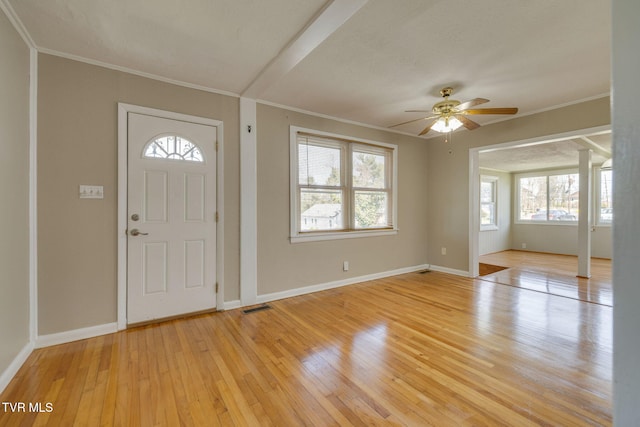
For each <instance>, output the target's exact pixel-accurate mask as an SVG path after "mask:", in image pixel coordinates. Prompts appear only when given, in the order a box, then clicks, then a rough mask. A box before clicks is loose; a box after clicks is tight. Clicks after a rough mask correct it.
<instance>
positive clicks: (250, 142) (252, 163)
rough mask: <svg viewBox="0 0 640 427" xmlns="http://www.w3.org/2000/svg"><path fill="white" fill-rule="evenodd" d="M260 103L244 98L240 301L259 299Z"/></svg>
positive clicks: (241, 145)
mask: <svg viewBox="0 0 640 427" xmlns="http://www.w3.org/2000/svg"><path fill="white" fill-rule="evenodd" d="M256 131H257V129H256V101H255V99H250V98H240V302H241V304H242V305H243V306H247V305H252V304H255V303H256V301H257V298H258V274H257V270H258V210H257V209H258V206H257V205H258V174H257V172H258V171H257V168H258V163H257V158H258V156H257V145H256Z"/></svg>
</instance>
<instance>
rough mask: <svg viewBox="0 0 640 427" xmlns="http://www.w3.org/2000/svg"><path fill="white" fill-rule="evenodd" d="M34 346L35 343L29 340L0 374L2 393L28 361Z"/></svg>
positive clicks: (0, 390) (0, 389) (0, 391)
mask: <svg viewBox="0 0 640 427" xmlns="http://www.w3.org/2000/svg"><path fill="white" fill-rule="evenodd" d="M33 348H34V347H33V343H32V342H28V343H27V345H25V346H24V347H23V348H22V350H20V353H18V355H17V356H16V357H15V358H14V359H13V361H12V362H11V363H10V364H9V366H7V369H5V370H4V372H3V373H2V375H0V393H2V392H3V391H4V389H5V388H7V386H8V385H9V383H10V382H11V380H12V379H13V377H15V376H16V374H17V373H18V370H20V367H21V366H22V365H23V364H24V362H26V361H27V358H28V357H29V355H30V354H31V352H32V351H33Z"/></svg>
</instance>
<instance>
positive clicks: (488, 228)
mask: <svg viewBox="0 0 640 427" xmlns="http://www.w3.org/2000/svg"><path fill="white" fill-rule="evenodd" d="M499 181H500V179H499V178H498V177H497V176H490V175H480V186H482V183H483V182H491V183H493V185H494V187H493V188H494V193H493V209H494V220H495V222H494V223H493V224H482V223H480V231H496V230H498V229H499V228H498V188H499V186H498V184H499ZM480 194H481V196H480V212H482V192H480Z"/></svg>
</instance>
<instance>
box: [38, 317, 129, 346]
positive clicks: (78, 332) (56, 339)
mask: <svg viewBox="0 0 640 427" xmlns="http://www.w3.org/2000/svg"><path fill="white" fill-rule="evenodd" d="M114 332H118V323H117V322H113V323H106V324H104V325H96V326H89V327H88V328H81V329H74V330H71V331H64V332H58V333H56V334H49V335H40V336H38V338H36V343H35V348H42V347H49V346H51V345H58V344H64V343H68V342H72V341H78V340H83V339H86V338H93V337H97V336H100V335H106V334H112V333H114Z"/></svg>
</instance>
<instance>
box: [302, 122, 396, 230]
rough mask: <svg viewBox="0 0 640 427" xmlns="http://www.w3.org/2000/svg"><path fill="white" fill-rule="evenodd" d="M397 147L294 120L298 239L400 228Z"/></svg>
mask: <svg viewBox="0 0 640 427" xmlns="http://www.w3.org/2000/svg"><path fill="white" fill-rule="evenodd" d="M396 151H397V147H396V146H395V145H390V144H385V143H379V142H373V141H366V140H361V139H356V138H350V137H346V136H342V135H334V134H329V133H325V132H319V131H313V130H309V129H303V128H298V127H293V126H292V127H291V209H292V211H291V239H292V241H294V242H295V241H305V240H323V239H336V238H347V237H362V236H369V235H378V234H387V233H393V232H395V231H396V206H397V204H396V191H395V188H396V178H395V176H396V163H397V161H396Z"/></svg>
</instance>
